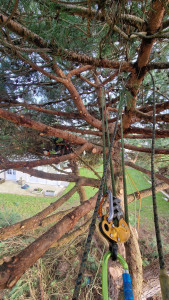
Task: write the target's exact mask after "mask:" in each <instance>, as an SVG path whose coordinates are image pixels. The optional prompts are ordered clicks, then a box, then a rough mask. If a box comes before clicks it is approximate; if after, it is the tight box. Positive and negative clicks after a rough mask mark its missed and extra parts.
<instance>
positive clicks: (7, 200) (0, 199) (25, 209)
mask: <svg viewBox="0 0 169 300" xmlns="http://www.w3.org/2000/svg"><path fill="white" fill-rule="evenodd" d="M102 170H103V167H102V166H99V167H97V168H96V171H97V172H98V173H99V175H100V176H101V175H102ZM127 172H128V173H129V174H130V176H131V178H132V180H133V181H134V183H135V185H136V186H137V189H138V190H143V189H146V188H149V187H150V183H148V182H147V180H146V179H148V177H147V176H146V175H143V174H142V173H141V172H139V171H137V170H134V169H130V168H128V169H127ZM127 172H126V179H127V194H131V193H133V192H135V191H136V189H135V187H134V186H133V184H132V183H131V180H130V179H129V176H128V175H127ZM80 175H81V176H85V177H91V178H97V177H96V175H95V174H94V173H93V172H92V171H91V170H88V169H85V168H81V169H80ZM73 186H74V183H70V184H69V185H68V186H67V188H66V189H65V191H64V193H63V194H65V193H67V192H68V191H69V190H70V189H71V188H72V187H73ZM85 191H86V195H87V199H89V198H90V197H92V196H93V195H94V194H95V193H96V192H97V188H92V187H85ZM163 197H164V196H163V195H162V193H158V194H157V204H158V211H159V215H160V218H166V217H167V216H168V203H167V202H166V201H164V200H163ZM55 200H56V198H47V197H39V196H38V197H32V196H25V195H13V194H0V208H1V214H0V225H1V224H2V223H3V224H4V225H5V224H6V225H7V222H9V223H15V222H17V221H19V220H21V219H25V218H28V217H31V216H33V215H34V214H36V213H38V212H39V211H41V210H42V209H44V208H45V207H47V206H48V205H49V204H50V203H51V202H54V201H55ZM79 203H80V201H79V195H78V193H77V192H76V193H75V194H74V195H73V196H72V197H71V198H70V199H69V201H68V202H67V203H66V204H64V207H67V208H68V207H70V206H72V205H73V206H75V205H78V204H79ZM138 208H139V201H136V202H133V203H131V204H130V205H129V215H130V221H131V223H132V225H135V224H136V222H137V214H138ZM5 220H6V221H5ZM5 222H6V223H5ZM144 223H146V225H147V227H148V228H149V229H152V228H153V226H154V225H153V207H152V198H151V196H149V197H146V198H143V199H142V207H141V217H140V224H144Z"/></svg>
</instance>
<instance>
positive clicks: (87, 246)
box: [72, 97, 123, 300]
mask: <svg viewBox="0 0 169 300" xmlns="http://www.w3.org/2000/svg"><path fill="white" fill-rule="evenodd" d="M122 102H123V99H122V97H120V101H119V107H118V112H117V116H116V117H117V120H116V123H115V127H114V132H113V136H112V140H111V143H110V147H109V152H108V156H107V160H106V162H105V165H104V170H103V176H102V179H101V183H100V187H99V191H98V197H97V200H96V205H95V209H94V213H93V216H92V221H91V224H90V227H89V234H88V237H87V241H86V244H85V247H84V249H85V250H84V252H83V256H82V261H81V265H80V269H79V274H78V277H77V281H76V285H75V289H74V294H73V298H72V300H77V299H78V297H79V292H80V287H81V281H82V276H83V273H84V270H85V266H86V261H87V256H88V253H89V251H90V244H91V240H92V236H93V233H94V230H95V224H96V218H97V214H98V208H99V204H100V200H101V197H102V191H103V187H104V183H105V177H106V173H107V168H108V164H109V161H110V156H111V151H112V147H113V144H114V140H115V136H116V131H117V125H118V120H119V116H120V113H121V108H122Z"/></svg>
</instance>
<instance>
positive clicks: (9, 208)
mask: <svg viewBox="0 0 169 300" xmlns="http://www.w3.org/2000/svg"><path fill="white" fill-rule="evenodd" d="M53 201H54V199H53V198H46V197H32V196H25V195H15V194H0V211H1V213H0V225H1V224H2V223H6V224H4V225H7V223H8V222H9V223H10V224H11V223H15V222H16V221H19V220H21V219H25V218H28V217H31V216H33V215H34V214H36V213H38V212H39V211H41V210H42V209H44V208H45V207H47V206H48V205H49V204H50V203H51V202H53ZM10 216H11V217H10Z"/></svg>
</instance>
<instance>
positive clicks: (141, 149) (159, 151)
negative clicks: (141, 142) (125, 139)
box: [124, 144, 169, 154]
mask: <svg viewBox="0 0 169 300" xmlns="http://www.w3.org/2000/svg"><path fill="white" fill-rule="evenodd" d="M124 148H125V149H129V150H133V151H138V152H145V153H151V151H152V149H151V148H145V147H137V146H133V145H130V144H124ZM155 154H169V149H155Z"/></svg>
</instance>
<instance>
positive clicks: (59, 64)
mask: <svg viewBox="0 0 169 300" xmlns="http://www.w3.org/2000/svg"><path fill="white" fill-rule="evenodd" d="M0 26H1V29H0V58H1V60H0V65H1V72H0V90H1V94H0V161H1V166H0V169H1V170H8V169H10V168H11V169H18V170H22V171H23V172H25V173H28V174H31V175H33V176H37V177H42V178H47V179H53V180H57V179H59V180H63V181H65V180H66V181H68V182H75V187H74V188H73V189H72V190H71V191H70V192H68V194H66V195H65V196H63V197H61V198H60V200H58V201H60V202H56V204H54V205H52V206H49V207H47V208H46V209H45V210H44V211H42V212H41V213H39V214H38V215H36V216H34V217H33V218H31V219H27V220H25V221H23V222H22V223H18V224H16V225H13V226H9V227H6V228H4V229H0V232H1V239H6V238H8V237H10V236H15V235H18V234H22V233H24V232H26V231H28V230H32V229H35V228H37V227H38V226H39V224H40V222H41V221H42V220H43V219H44V218H46V217H47V216H48V215H49V214H51V212H53V211H54V210H56V209H57V208H58V207H59V206H60V205H61V204H62V203H64V202H65V201H66V200H67V199H69V197H70V196H71V195H72V194H73V193H74V192H75V191H77V190H78V192H79V195H80V199H81V205H80V206H79V207H78V208H76V209H75V210H74V211H73V212H70V215H69V217H68V215H66V216H65V217H64V220H63V219H61V220H60V221H59V222H57V223H56V224H55V225H54V227H51V229H50V230H49V231H47V232H46V233H45V234H44V236H40V237H39V239H38V240H36V241H35V242H34V243H33V244H30V246H29V247H27V248H26V249H24V250H23V251H22V252H20V253H19V254H18V255H17V256H16V257H15V258H12V261H10V262H9V263H8V262H4V265H3V270H2V268H0V277H3V280H1V281H2V283H1V285H0V286H1V288H11V287H12V286H14V285H15V283H16V282H17V281H18V279H19V278H20V277H21V276H22V274H23V273H24V272H25V271H26V270H27V269H28V268H29V267H30V266H32V265H33V264H34V263H35V262H36V260H37V259H38V258H39V257H41V256H42V255H43V254H44V253H45V252H46V251H47V250H48V249H49V248H50V247H51V245H52V244H54V243H56V241H57V240H59V239H60V238H61V237H63V236H64V234H66V233H68V232H69V231H70V230H71V229H73V227H74V226H75V224H76V223H77V222H78V221H79V219H81V218H82V217H83V216H85V215H86V214H87V213H89V212H90V211H91V210H92V209H93V208H94V204H95V201H96V196H97V194H96V195H95V196H94V197H93V198H91V199H89V200H87V199H86V197H85V192H84V190H83V187H84V186H93V187H99V178H98V179H94V178H87V177H82V176H80V175H79V172H78V167H77V163H80V164H81V165H84V166H86V167H89V165H90V167H91V168H92V164H93V165H95V162H96V161H97V159H99V158H102V151H103V150H102V144H103V143H102V136H103V129H102V106H104V105H105V107H106V109H105V112H106V115H107V119H108V128H109V132H110V137H112V134H113V131H114V126H115V122H116V120H117V111H118V107H119V102H120V99H122V123H123V133H124V138H125V144H124V147H125V149H128V150H132V151H139V152H144V153H151V147H150V143H149V141H150V139H151V137H152V124H153V115H152V114H153V91H155V100H156V148H157V149H156V150H155V153H156V154H160V155H165V154H169V151H168V149H167V146H168V140H167V139H166V138H168V137H169V127H168V124H169V114H168V108H169V94H168V87H167V83H168V78H169V73H168V68H169V62H168V48H169V46H168V38H169V33H168V29H169V20H168V1H167V0H152V1H149V0H145V1H127V0H123V1H115V0H114V1H110V0H105V1H100V0H98V1H97V0H95V1H91V0H86V1H85V0H84V1H78V0H76V1H75V0H71V1H57V0H43V1H42V0H31V1H27V0H26V1H25V0H20V1H19V0H12V1H10V0H9V1H2V5H1V8H0ZM152 76H153V78H154V82H155V84H154V85H153V82H152ZM56 137H60V138H63V139H64V140H65V141H66V143H67V144H69V145H71V147H72V152H70V153H67V154H65V155H61V156H57V155H55V154H51V155H49V156H48V157H46V156H45V155H44V149H48V150H52V149H53V139H54V138H56ZM120 139H121V133H120V121H119V122H118V128H117V133H116V137H115V144H114V148H113V149H112V159H113V165H114V173H115V174H114V176H115V181H116V183H117V184H116V185H117V194H118V195H120V197H122V192H121V189H122V186H121V181H119V180H118V178H119V176H120V175H119V174H121V171H120V170H121V163H120V156H119V148H120V147H121V144H120ZM106 147H107V148H106V151H108V144H107V141H106ZM84 151H85V152H86V158H84V157H83V155H82V154H83V153H84ZM25 157H26V158H27V160H25V159H24V158H25ZM16 158H17V159H16ZM87 158H88V159H89V161H87ZM67 161H70V165H71V168H72V174H64V175H63V174H62V175H58V174H56V175H55V174H47V173H45V172H42V171H38V170H36V169H34V167H37V166H43V165H46V164H48V165H53V164H54V165H55V166H57V165H58V164H59V163H60V162H67ZM130 164H132V163H130ZM133 165H134V164H133ZM133 165H132V166H133ZM136 168H138V166H136ZM97 175H98V174H97ZM109 175H110V174H108V178H109ZM158 175H160V174H157V176H158ZM161 176H162V175H161ZM161 180H164V181H165V184H166V185H167V184H168V182H169V181H168V179H167V178H165V177H164V176H162V177H161ZM165 187H166V186H165ZM162 188H164V186H163V187H161V189H162ZM84 200H87V201H84ZM63 222H64V228H63V227H62V230H60V228H61V225H62V224H63ZM51 237H52V238H51ZM44 241H46V242H44ZM35 249H36V251H35ZM32 253H33V255H32ZM31 255H32V256H31ZM138 255H139V254H138ZM18 261H19V263H18ZM11 266H12V267H11ZM137 267H138V269H139V268H140V267H139V266H137ZM137 267H135V268H137ZM131 268H132V267H131ZM132 272H133V273H134V270H133V271H132ZM139 272H140V273H139V274H140V275H139V276H138V278H137V280H138V281H139V280H140V278H141V276H142V271H141V268H140V271H139ZM137 280H136V281H137ZM134 293H135V295H137V297H140V295H141V286H140V287H138V285H137V282H135V283H134ZM135 299H139V298H135Z"/></svg>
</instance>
